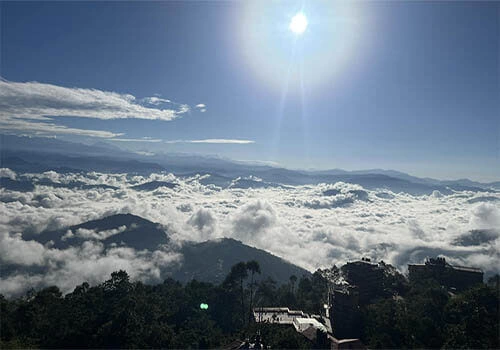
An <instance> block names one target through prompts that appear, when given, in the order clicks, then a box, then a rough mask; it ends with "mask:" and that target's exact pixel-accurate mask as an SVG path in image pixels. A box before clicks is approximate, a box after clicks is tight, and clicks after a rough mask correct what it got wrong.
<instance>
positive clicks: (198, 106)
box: [194, 103, 207, 113]
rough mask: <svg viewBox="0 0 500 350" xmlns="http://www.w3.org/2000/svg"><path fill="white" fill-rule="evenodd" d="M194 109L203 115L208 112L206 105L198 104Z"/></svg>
mask: <svg viewBox="0 0 500 350" xmlns="http://www.w3.org/2000/svg"><path fill="white" fill-rule="evenodd" d="M194 107H195V108H196V109H198V110H199V111H200V112H201V113H205V112H206V111H207V106H206V105H205V104H204V103H198V104H197V105H196V106H194Z"/></svg>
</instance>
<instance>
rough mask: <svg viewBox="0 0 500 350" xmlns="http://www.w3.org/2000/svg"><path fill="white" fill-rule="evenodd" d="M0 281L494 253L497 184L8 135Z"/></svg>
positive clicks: (205, 273) (480, 259)
mask: <svg viewBox="0 0 500 350" xmlns="http://www.w3.org/2000/svg"><path fill="white" fill-rule="evenodd" d="M1 140H2V145H1V147H2V149H1V151H2V152H1V157H2V159H1V169H0V185H1V186H0V210H1V212H2V214H3V215H2V218H1V219H0V232H1V235H0V263H1V264H2V267H3V268H2V270H1V276H0V278H1V280H0V281H1V283H0V285H1V288H0V293H3V294H5V295H18V294H20V293H23V292H24V291H26V290H27V289H29V288H31V287H33V286H35V287H41V286H45V285H51V284H56V285H58V286H60V287H61V289H62V290H63V291H69V290H72V289H73V288H74V286H75V285H76V284H78V283H81V282H82V281H83V280H86V281H89V282H90V283H91V284H92V283H99V282H102V281H103V280H104V279H105V278H107V277H108V276H109V274H110V273H111V272H112V271H115V270H117V269H125V270H127V271H128V272H129V274H130V275H131V277H132V278H133V279H137V280H142V281H145V282H150V281H151V282H153V281H161V280H162V279H163V278H165V276H173V277H174V278H176V279H179V280H181V281H187V280H190V279H192V278H196V279H200V280H207V281H213V282H220V280H221V278H223V277H224V276H225V275H226V273H227V272H228V271H229V268H230V266H231V265H232V264H233V263H236V262H239V261H242V260H243V261H246V260H252V259H256V260H258V261H259V262H260V263H261V268H262V270H263V275H262V276H261V277H262V278H265V277H267V276H270V277H272V278H273V279H275V280H276V281H278V282H283V281H287V279H288V277H289V276H290V275H291V274H295V275H297V276H300V275H302V274H307V273H310V272H312V271H314V270H315V269H317V268H324V267H331V266H332V265H333V264H337V265H339V264H343V263H344V262H346V261H348V260H352V259H358V258H360V257H362V256H366V257H370V258H372V259H374V260H384V261H386V262H389V263H391V264H393V265H394V266H396V267H397V268H398V269H400V271H403V272H404V271H405V269H406V265H407V264H408V263H411V262H422V261H423V260H424V259H425V258H426V257H428V256H436V255H441V256H445V257H446V259H447V261H450V262H451V263H454V264H457V265H468V266H477V267H480V268H482V269H483V270H484V271H485V274H486V276H489V275H491V274H493V273H497V272H498V271H499V270H498V261H499V260H500V256H499V253H498V252H499V251H500V238H499V237H500V230H499V227H500V193H499V183H487V184H483V183H478V182H473V181H469V180H454V181H440V180H433V179H422V178H417V177H413V176H411V175H408V174H404V173H400V172H397V171H390V170H366V171H343V170H325V171H300V170H290V169H283V168H278V167H271V166H268V165H261V164H258V165H255V164H249V163H246V162H235V161H229V160H226V159H220V158H210V157H202V156H197V155H187V154H159V155H149V156H145V155H143V154H135V153H132V152H127V151H123V150H121V149H120V148H118V147H116V146H114V145H108V144H106V143H98V144H94V145H83V144H77V143H69V142H65V141H61V140H58V139H50V138H36V137H31V138H30V137H18V136H12V135H3V136H2V137H1Z"/></svg>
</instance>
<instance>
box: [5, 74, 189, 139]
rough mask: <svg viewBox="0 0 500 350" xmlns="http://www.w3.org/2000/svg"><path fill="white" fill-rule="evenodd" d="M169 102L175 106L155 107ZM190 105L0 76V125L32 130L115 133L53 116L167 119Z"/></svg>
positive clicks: (35, 132)
mask: <svg viewBox="0 0 500 350" xmlns="http://www.w3.org/2000/svg"><path fill="white" fill-rule="evenodd" d="M167 102H168V103H169V104H171V105H172V107H173V106H175V108H163V109H162V108H158V105H160V104H163V103H167ZM189 110H190V107H189V106H188V105H185V104H177V103H174V102H172V101H170V100H167V99H163V98H160V97H146V98H144V99H137V98H136V97H135V96H133V95H130V94H119V93H116V92H111V91H102V90H97V89H82V88H68V87H62V86H57V85H53V84H44V83H39V82H26V83H23V82H11V81H7V80H4V79H0V118H1V123H0V129H2V130H6V131H14V132H18V131H20V130H22V131H24V132H32V133H34V134H80V135H84V136H94V137H104V138H110V137H116V136H119V135H121V134H116V133H111V132H108V131H99V130H86V129H78V128H69V127H66V126H64V125H59V124H56V123H55V122H54V120H53V119H52V118H53V117H78V118H94V119H104V120H111V119H128V118H130V119H148V120H163V121H171V120H174V119H176V118H179V117H180V116H182V115H183V114H185V113H187V112H189Z"/></svg>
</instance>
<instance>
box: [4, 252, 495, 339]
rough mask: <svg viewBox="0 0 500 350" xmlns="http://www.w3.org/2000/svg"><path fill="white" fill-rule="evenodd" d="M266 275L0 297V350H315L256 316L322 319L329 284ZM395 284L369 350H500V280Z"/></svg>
mask: <svg viewBox="0 0 500 350" xmlns="http://www.w3.org/2000/svg"><path fill="white" fill-rule="evenodd" d="M259 272H260V266H259V265H258V264H255V263H254V262H248V263H239V264H237V265H235V266H233V268H232V269H231V272H230V273H229V274H228V276H227V277H226V279H225V281H224V282H223V283H221V284H220V285H213V284H210V283H205V282H199V281H196V280H193V281H191V282H189V283H187V284H185V285H183V284H181V283H179V282H177V281H174V280H173V279H167V280H165V281H164V282H163V283H161V284H157V285H146V284H143V283H141V282H131V281H130V279H129V276H128V274H127V273H126V272H125V271H117V272H114V273H113V274H112V275H111V278H110V279H109V280H107V281H105V282H104V283H102V284H100V285H97V286H93V287H91V286H89V284H88V283H83V284H81V285H79V286H77V287H76V288H75V289H74V291H73V292H72V293H69V294H67V295H66V296H63V295H62V293H61V292H60V290H59V289H58V288H57V287H48V288H45V289H43V290H40V291H33V290H31V291H29V292H28V293H27V295H26V296H25V297H23V298H19V299H14V300H7V299H5V298H4V297H3V296H2V295H0V338H1V339H0V348H2V349H3V348H38V347H41V348H220V347H223V346H224V345H225V344H229V343H231V342H232V341H234V340H235V339H240V340H245V339H246V338H252V337H253V336H254V335H255V334H257V331H260V333H261V335H262V340H263V341H264V342H265V344H266V345H269V346H271V348H310V347H311V346H313V344H312V343H311V342H310V341H309V340H307V339H306V338H305V337H304V336H302V335H300V334H299V333H297V332H296V331H295V330H294V329H293V327H291V326H280V325H271V324H265V325H259V324H256V323H255V322H253V321H252V320H251V311H252V307H253V306H288V307H290V308H294V309H301V310H303V311H305V312H307V313H320V312H321V310H322V304H323V302H324V301H325V299H326V293H327V291H328V286H327V280H326V278H325V277H324V275H323V274H322V273H321V272H316V273H314V274H313V275H312V277H301V278H298V279H295V278H293V277H291V278H290V281H289V283H288V284H282V285H278V284H277V283H276V282H275V281H273V280H272V279H270V278H265V279H263V280H261V281H257V282H256V280H255V279H254V278H255V275H256V274H257V275H258V274H259ZM389 275H390V276H393V277H390V278H389V279H388V281H389V282H388V284H387V286H391V287H390V288H389V287H388V288H389V289H392V290H393V292H392V295H388V296H386V297H384V298H379V299H377V300H376V301H375V302H373V303H371V304H368V305H366V306H364V307H362V309H361V315H362V319H361V320H360V321H359V325H358V326H359V327H358V328H359V330H360V332H361V338H362V340H363V342H364V343H365V344H367V345H368V346H369V347H370V348H499V333H498V325H499V323H498V316H499V310H498V302H499V296H498V277H495V278H492V279H491V281H489V283H488V285H482V286H478V287H476V288H474V289H470V290H468V291H465V292H462V293H459V294H456V295H452V294H450V293H448V292H447V291H446V290H445V289H444V288H442V287H441V286H439V285H437V284H436V283H435V282H433V281H426V282H423V283H422V284H413V285H410V286H408V285H407V284H406V282H405V281H404V280H401V277H400V276H398V275H397V274H392V273H391V274H389ZM394 295H396V296H394ZM200 303H206V304H207V305H209V307H208V309H207V310H202V309H200V307H199V306H200Z"/></svg>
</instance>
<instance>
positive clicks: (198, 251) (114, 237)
mask: <svg viewBox="0 0 500 350" xmlns="http://www.w3.org/2000/svg"><path fill="white" fill-rule="evenodd" d="M28 239H34V240H36V241H38V242H40V243H42V244H47V243H48V242H51V243H52V244H53V245H52V246H53V247H54V248H58V249H67V248H69V247H76V246H79V245H81V244H83V243H84V242H85V241H88V240H92V241H99V242H101V243H102V244H103V245H104V247H105V248H109V247H113V246H116V245H119V246H126V247H130V248H134V249H136V250H143V249H145V250H149V251H155V250H157V249H166V250H168V251H171V252H177V253H180V254H181V260H180V263H178V264H177V263H175V264H171V265H170V266H165V267H164V268H162V271H161V272H162V277H163V278H167V277H173V278H174V279H175V280H178V281H181V282H188V281H190V280H192V279H197V280H198V281H203V282H211V283H221V282H222V281H223V280H224V278H225V276H226V275H227V274H228V273H229V271H230V269H231V266H233V265H234V264H236V263H238V262H240V261H250V260H255V261H257V262H258V263H259V264H260V266H261V267H262V270H263V271H264V273H263V275H262V276H260V278H267V277H271V278H272V279H273V280H275V281H276V282H277V283H279V284H282V283H287V282H288V279H289V277H290V276H291V275H295V276H297V277H301V276H310V275H311V273H310V272H309V271H307V270H305V269H303V268H301V267H299V266H296V265H294V264H292V263H290V262H289V261H286V260H284V259H281V258H279V257H277V256H275V255H273V254H271V253H268V252H266V251H264V250H261V249H257V248H254V247H251V246H248V245H246V244H244V243H242V242H240V241H237V240H234V239H231V238H222V239H215V240H209V241H205V242H190V241H184V242H182V244H181V246H179V245H178V244H171V242H170V238H169V233H168V229H167V228H165V227H163V226H162V225H160V224H157V223H154V222H151V221H149V220H146V219H144V218H142V217H140V216H137V215H132V214H115V215H110V216H107V217H104V218H102V219H98V220H92V221H87V222H84V223H81V224H79V225H74V226H70V227H67V228H64V229H60V230H55V231H46V232H42V233H41V234H39V235H32V236H31V237H28ZM16 268H19V269H21V268H23V269H24V270H28V269H29V268H28V267H16ZM9 269H13V267H9Z"/></svg>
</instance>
